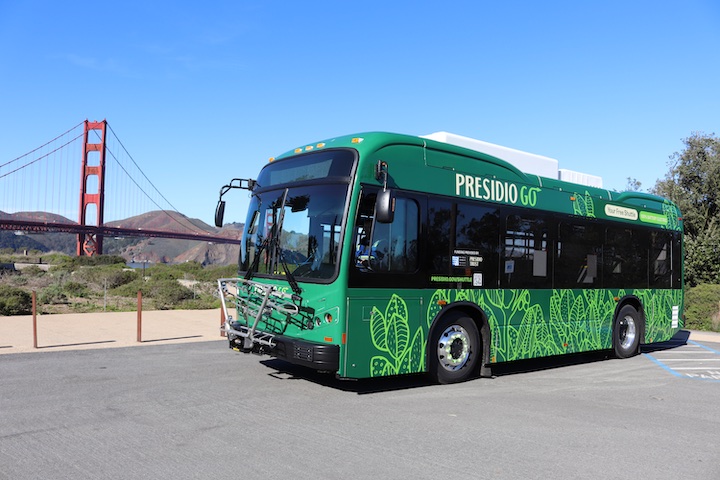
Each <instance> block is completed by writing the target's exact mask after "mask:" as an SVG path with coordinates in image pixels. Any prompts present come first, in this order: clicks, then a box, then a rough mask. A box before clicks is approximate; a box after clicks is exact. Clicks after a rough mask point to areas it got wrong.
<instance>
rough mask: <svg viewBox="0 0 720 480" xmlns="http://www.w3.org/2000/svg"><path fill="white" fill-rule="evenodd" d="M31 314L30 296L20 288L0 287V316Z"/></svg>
mask: <svg viewBox="0 0 720 480" xmlns="http://www.w3.org/2000/svg"><path fill="white" fill-rule="evenodd" d="M30 313H32V295H30V294H29V293H28V292H26V291H25V290H22V289H20V288H16V287H11V286H9V285H0V315H28V314H30Z"/></svg>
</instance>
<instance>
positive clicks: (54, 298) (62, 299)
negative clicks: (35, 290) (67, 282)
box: [38, 283, 67, 305]
mask: <svg viewBox="0 0 720 480" xmlns="http://www.w3.org/2000/svg"><path fill="white" fill-rule="evenodd" d="M38 301H39V302H40V303H42V304H43V305H49V304H52V303H67V295H65V292H64V291H63V287H62V285H60V284H59V283H53V284H52V285H48V286H47V287H45V288H43V289H42V290H40V293H39V295H38Z"/></svg>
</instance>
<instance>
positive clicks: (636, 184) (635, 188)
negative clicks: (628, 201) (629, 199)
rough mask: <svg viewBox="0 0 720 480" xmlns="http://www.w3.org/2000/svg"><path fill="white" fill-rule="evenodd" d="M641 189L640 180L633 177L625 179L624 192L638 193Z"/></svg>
mask: <svg viewBox="0 0 720 480" xmlns="http://www.w3.org/2000/svg"><path fill="white" fill-rule="evenodd" d="M641 188H642V183H641V182H640V180H638V179H637V178H634V177H627V185H625V190H626V191H629V192H639V191H640V189H641Z"/></svg>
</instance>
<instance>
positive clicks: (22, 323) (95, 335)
mask: <svg viewBox="0 0 720 480" xmlns="http://www.w3.org/2000/svg"><path fill="white" fill-rule="evenodd" d="M37 325H38V327H37V330H38V348H37V349H35V348H33V327H32V316H31V315H23V316H13V317H0V355H2V354H8V353H20V352H33V351H35V352H47V351H62V350H79V349H95V348H117V347H130V346H141V345H148V344H152V345H157V344H167V343H183V342H206V341H210V340H223V337H221V336H220V310H219V309H214V310H151V311H144V312H142V335H141V339H142V342H139V343H138V341H137V312H109V313H73V314H58V315H38V316H37ZM689 339H690V340H694V341H699V342H703V341H704V342H713V343H720V333H712V332H698V331H690V338H689Z"/></svg>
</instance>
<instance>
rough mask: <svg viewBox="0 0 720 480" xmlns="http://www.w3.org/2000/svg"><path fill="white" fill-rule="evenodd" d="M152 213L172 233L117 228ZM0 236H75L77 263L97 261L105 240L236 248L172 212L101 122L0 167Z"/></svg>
mask: <svg viewBox="0 0 720 480" xmlns="http://www.w3.org/2000/svg"><path fill="white" fill-rule="evenodd" d="M0 162H2V160H0ZM151 209H152V210H157V211H159V212H161V213H162V215H165V216H167V220H168V221H167V222H164V224H165V225H171V226H172V227H167V226H166V227H164V228H161V229H150V228H137V227H135V228H132V227H130V226H129V225H124V224H123V220H124V219H128V218H131V217H134V216H137V215H140V214H143V213H146V212H148V211H149V210H151ZM71 216H74V217H75V218H77V219H78V220H77V222H75V221H73V220H70V218H69V217H71ZM106 219H114V220H111V221H108V220H106ZM0 230H13V231H25V232H64V233H72V234H76V235H77V255H78V256H93V255H98V254H102V253H103V238H104V237H106V236H110V237H162V238H175V239H183V240H197V241H207V242H213V243H231V244H239V243H240V239H239V238H237V231H230V232H223V234H220V233H219V232H218V231H217V230H213V229H212V227H208V226H207V225H205V224H204V223H202V222H199V221H194V220H191V219H189V218H187V217H186V216H185V215H183V214H181V213H180V212H178V211H177V209H176V208H175V207H173V206H172V204H171V203H170V202H169V201H168V200H167V199H166V198H165V196H164V195H163V194H162V193H160V191H159V190H158V189H157V188H156V187H155V185H154V184H153V183H152V182H151V181H150V179H149V178H148V177H147V176H146V175H145V173H144V172H143V171H142V169H141V168H140V166H139V165H138V164H137V162H135V160H134V159H133V158H132V156H131V155H130V153H129V152H128V151H127V149H126V148H125V146H124V145H123V144H122V142H121V141H120V139H119V138H118V137H117V135H116V134H115V132H114V131H113V130H112V128H111V127H110V125H109V124H108V123H107V121H106V120H103V121H101V122H97V121H93V122H91V121H88V120H85V121H83V122H81V123H79V124H78V125H76V126H74V127H73V128H71V129H69V130H68V131H66V132H64V133H62V134H60V135H58V136H57V137H55V138H54V139H52V140H50V141H49V142H47V143H45V144H43V145H41V146H39V147H37V148H35V149H33V150H31V151H30V152H28V153H26V154H24V155H21V156H19V157H17V158H14V159H12V160H9V161H6V162H4V163H0Z"/></svg>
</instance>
